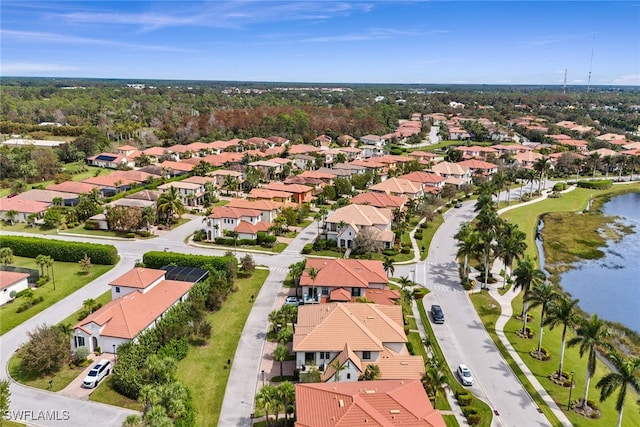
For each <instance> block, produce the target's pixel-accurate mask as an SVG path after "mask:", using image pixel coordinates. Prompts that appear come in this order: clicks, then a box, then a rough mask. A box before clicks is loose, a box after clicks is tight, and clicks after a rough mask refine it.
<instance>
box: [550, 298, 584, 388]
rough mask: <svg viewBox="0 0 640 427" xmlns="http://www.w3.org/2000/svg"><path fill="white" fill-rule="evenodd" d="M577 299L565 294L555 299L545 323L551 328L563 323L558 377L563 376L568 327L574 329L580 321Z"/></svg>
mask: <svg viewBox="0 0 640 427" xmlns="http://www.w3.org/2000/svg"><path fill="white" fill-rule="evenodd" d="M578 301H579V300H577V299H571V298H570V297H569V296H568V295H565V294H563V295H562V296H561V297H560V299H559V300H558V301H554V302H553V303H552V304H551V305H550V306H549V314H548V315H547V319H546V320H545V324H546V325H548V326H549V329H553V328H555V327H556V326H557V325H562V344H561V346H560V365H559V366H558V378H562V364H563V362H564V350H565V343H566V339H567V329H573V328H574V327H575V325H576V324H577V322H578V313H577V307H578Z"/></svg>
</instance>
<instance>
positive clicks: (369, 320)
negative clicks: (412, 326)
mask: <svg viewBox="0 0 640 427" xmlns="http://www.w3.org/2000/svg"><path fill="white" fill-rule="evenodd" d="M403 328H404V323H403V319H402V307H400V306H399V305H377V304H361V303H347V304H344V303H328V304H311V305H303V306H300V307H299V309H298V322H297V324H296V332H295V334H294V336H293V352H294V353H295V356H296V367H298V368H299V369H300V370H301V372H305V371H307V370H308V369H311V368H312V367H314V366H315V367H317V368H318V369H320V371H321V373H322V376H321V378H322V381H323V382H325V381H335V380H336V378H334V377H335V376H336V375H337V376H338V378H337V381H357V380H358V376H359V375H360V374H361V373H362V372H364V370H365V369H366V366H367V365H369V364H375V365H378V367H379V368H380V379H406V380H409V379H420V378H421V377H422V375H423V374H424V362H423V360H422V357H420V356H412V355H411V354H409V351H408V350H407V346H406V342H407V337H406V335H405V333H404V329H403ZM336 363H337V364H339V365H340V366H341V367H342V368H343V369H342V371H339V372H338V371H336V369H335V365H336ZM332 365H333V366H332Z"/></svg>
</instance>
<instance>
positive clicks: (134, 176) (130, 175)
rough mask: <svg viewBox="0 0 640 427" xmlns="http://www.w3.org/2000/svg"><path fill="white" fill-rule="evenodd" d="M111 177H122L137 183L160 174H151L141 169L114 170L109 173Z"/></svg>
mask: <svg viewBox="0 0 640 427" xmlns="http://www.w3.org/2000/svg"><path fill="white" fill-rule="evenodd" d="M109 176H110V177H111V178H123V179H128V180H129V181H135V182H137V183H139V184H143V183H147V182H150V181H152V180H154V179H157V178H160V175H153V174H150V173H148V172H144V171H141V170H128V171H114V172H111V173H110V174H109Z"/></svg>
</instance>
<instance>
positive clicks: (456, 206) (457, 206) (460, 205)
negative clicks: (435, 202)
mask: <svg viewBox="0 0 640 427" xmlns="http://www.w3.org/2000/svg"><path fill="white" fill-rule="evenodd" d="M461 207H462V203H456V204H455V206H454V208H461Z"/></svg>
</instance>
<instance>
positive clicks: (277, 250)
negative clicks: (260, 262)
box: [198, 242, 288, 254]
mask: <svg viewBox="0 0 640 427" xmlns="http://www.w3.org/2000/svg"><path fill="white" fill-rule="evenodd" d="M198 244H199V245H206V246H211V247H212V248H216V249H225V250H228V251H231V252H234V251H237V250H239V251H240V252H241V253H242V251H243V250H247V251H262V252H273V253H274V254H275V253H280V252H282V251H284V250H285V249H286V248H287V246H288V245H287V244H286V243H276V244H275V245H273V247H272V248H265V247H263V246H259V245H242V246H238V247H234V246H226V245H218V244H216V243H210V242H198Z"/></svg>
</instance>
